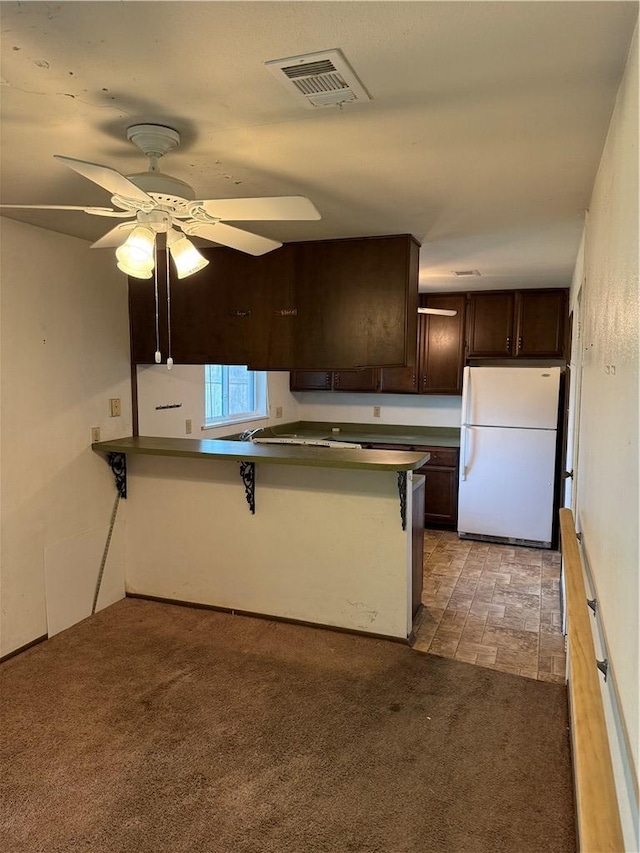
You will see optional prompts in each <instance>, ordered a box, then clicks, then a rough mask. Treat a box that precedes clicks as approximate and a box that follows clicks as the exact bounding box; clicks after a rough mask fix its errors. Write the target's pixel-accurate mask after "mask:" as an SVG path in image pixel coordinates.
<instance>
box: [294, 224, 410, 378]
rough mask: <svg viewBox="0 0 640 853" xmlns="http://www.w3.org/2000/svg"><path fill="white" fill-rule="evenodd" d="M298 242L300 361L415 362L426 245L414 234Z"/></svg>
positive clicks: (337, 366) (312, 364) (324, 365)
mask: <svg viewBox="0 0 640 853" xmlns="http://www.w3.org/2000/svg"><path fill="white" fill-rule="evenodd" d="M296 247H297V251H298V267H297V279H296V285H297V287H296V307H297V310H298V315H297V323H296V330H297V331H296V339H295V347H294V361H293V363H294V364H295V367H296V368H298V369H305V370H306V369H310V370H313V369H332V370H341V369H344V368H350V367H354V368H355V367H367V366H380V367H384V366H390V367H393V366H403V365H408V364H411V363H413V360H414V358H415V352H414V341H415V339H416V328H417V301H418V251H419V247H418V244H417V243H416V242H415V240H414V239H413V238H412V237H411V236H408V235H400V236H398V237H373V238H364V239H357V240H325V241H319V242H314V243H298V244H296Z"/></svg>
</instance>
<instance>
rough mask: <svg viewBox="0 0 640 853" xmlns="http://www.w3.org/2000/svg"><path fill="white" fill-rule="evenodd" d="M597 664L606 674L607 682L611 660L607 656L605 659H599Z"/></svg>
mask: <svg viewBox="0 0 640 853" xmlns="http://www.w3.org/2000/svg"><path fill="white" fill-rule="evenodd" d="M596 666H597V667H598V669H599V670H600V672H601V673H602V674H603V675H604V680H605V684H606V682H607V672H608V671H609V661H608V659H607V658H605V659H604V660H597V661H596Z"/></svg>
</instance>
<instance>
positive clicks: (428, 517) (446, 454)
mask: <svg viewBox="0 0 640 853" xmlns="http://www.w3.org/2000/svg"><path fill="white" fill-rule="evenodd" d="M414 450H417V451H419V452H420V451H426V452H429V453H430V454H431V458H430V459H429V461H428V462H427V464H426V465H423V467H422V468H420V472H419V473H420V474H424V476H425V498H424V522H425V524H426V525H429V524H431V525H434V524H435V525H438V526H442V527H454V528H455V527H457V524H458V463H459V457H460V451H459V449H458V448H457V447H427V446H418V447H415V448H414Z"/></svg>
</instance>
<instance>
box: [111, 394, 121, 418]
mask: <svg viewBox="0 0 640 853" xmlns="http://www.w3.org/2000/svg"><path fill="white" fill-rule="evenodd" d="M109 411H110V413H111V417H112V418H119V417H120V397H112V398H111V399H110V400H109Z"/></svg>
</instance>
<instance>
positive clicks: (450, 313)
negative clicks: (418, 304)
mask: <svg viewBox="0 0 640 853" xmlns="http://www.w3.org/2000/svg"><path fill="white" fill-rule="evenodd" d="M457 313H458V312H457V311H454V310H453V309H451V308H418V314H438V316H440V317H455V316H456V314H457Z"/></svg>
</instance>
